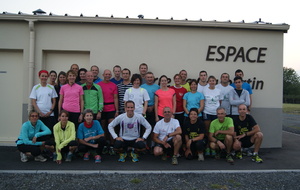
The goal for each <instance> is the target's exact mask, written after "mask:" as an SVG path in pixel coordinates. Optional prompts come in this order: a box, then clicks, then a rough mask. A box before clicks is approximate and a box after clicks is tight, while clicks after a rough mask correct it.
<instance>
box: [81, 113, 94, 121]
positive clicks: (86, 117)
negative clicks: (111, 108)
mask: <svg viewBox="0 0 300 190" xmlns="http://www.w3.org/2000/svg"><path fill="white" fill-rule="evenodd" d="M83 118H84V120H85V121H86V122H87V123H92V121H93V113H86V114H85V115H84V117H83Z"/></svg>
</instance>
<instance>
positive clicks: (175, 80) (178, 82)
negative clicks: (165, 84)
mask: <svg viewBox="0 0 300 190" xmlns="http://www.w3.org/2000/svg"><path fill="white" fill-rule="evenodd" d="M181 81H182V79H181V76H180V75H176V76H175V77H174V82H175V85H180V84H181Z"/></svg>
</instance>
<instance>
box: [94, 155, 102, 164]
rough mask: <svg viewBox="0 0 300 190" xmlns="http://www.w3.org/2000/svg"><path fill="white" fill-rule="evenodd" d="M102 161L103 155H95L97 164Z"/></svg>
mask: <svg viewBox="0 0 300 190" xmlns="http://www.w3.org/2000/svg"><path fill="white" fill-rule="evenodd" d="M99 163H101V156H100V155H96V156H95V164H99Z"/></svg>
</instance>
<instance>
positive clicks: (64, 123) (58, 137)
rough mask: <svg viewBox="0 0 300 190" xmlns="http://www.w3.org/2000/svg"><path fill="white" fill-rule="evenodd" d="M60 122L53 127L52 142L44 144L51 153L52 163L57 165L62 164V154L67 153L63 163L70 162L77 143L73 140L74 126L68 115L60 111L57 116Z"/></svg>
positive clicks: (74, 135)
mask: <svg viewBox="0 0 300 190" xmlns="http://www.w3.org/2000/svg"><path fill="white" fill-rule="evenodd" d="M59 119H60V121H59V122H58V123H57V124H56V125H54V127H53V133H54V141H53V140H52V141H48V142H46V147H47V148H49V149H50V150H52V152H53V161H56V163H57V164H61V163H62V153H67V155H66V158H65V161H66V162H71V160H72V156H73V153H74V151H75V150H76V149H77V146H78V143H77V141H76V140H75V138H76V132H75V125H74V123H72V122H71V121H68V119H69V113H68V112H67V111H65V110H62V111H61V113H60V115H59Z"/></svg>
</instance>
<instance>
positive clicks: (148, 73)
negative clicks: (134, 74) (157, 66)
mask: <svg viewBox="0 0 300 190" xmlns="http://www.w3.org/2000/svg"><path fill="white" fill-rule="evenodd" d="M146 75H154V74H153V73H152V72H151V71H148V72H147V73H146Z"/></svg>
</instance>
